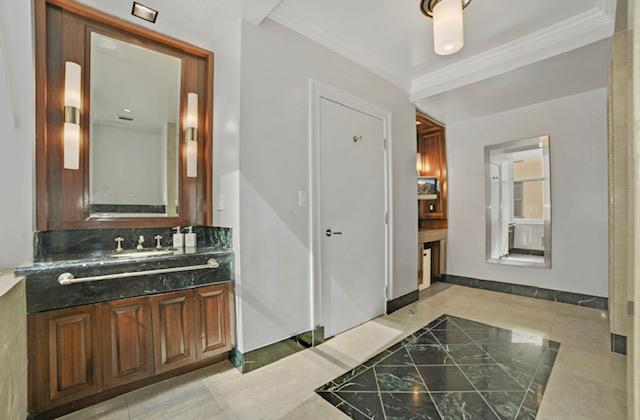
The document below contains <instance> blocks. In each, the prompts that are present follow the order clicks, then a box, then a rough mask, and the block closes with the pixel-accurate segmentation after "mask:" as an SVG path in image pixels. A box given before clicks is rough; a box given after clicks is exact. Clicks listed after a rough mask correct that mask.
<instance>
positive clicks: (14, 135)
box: [0, 0, 35, 267]
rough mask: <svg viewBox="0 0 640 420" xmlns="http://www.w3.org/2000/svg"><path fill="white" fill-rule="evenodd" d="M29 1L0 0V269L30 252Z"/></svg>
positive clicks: (31, 71) (32, 116) (25, 258)
mask: <svg viewBox="0 0 640 420" xmlns="http://www.w3.org/2000/svg"><path fill="white" fill-rule="evenodd" d="M31 3H32V2H30V1H18V2H16V1H14V0H0V56H1V60H0V267H3V266H4V267H16V266H18V265H21V264H25V263H27V262H29V261H30V260H31V258H32V256H33V249H32V232H33V223H32V221H33V214H34V209H33V205H32V204H33V202H34V201H33V198H34V197H33V194H34V186H33V185H34V177H35V169H34V150H35V96H34V91H35V86H34V80H35V75H34V62H33V47H32V45H33V44H32V34H31V27H32V26H31ZM6 70H8V71H6ZM5 81H6V83H5Z"/></svg>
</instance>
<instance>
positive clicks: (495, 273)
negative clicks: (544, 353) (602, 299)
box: [447, 89, 608, 296]
mask: <svg viewBox="0 0 640 420" xmlns="http://www.w3.org/2000/svg"><path fill="white" fill-rule="evenodd" d="M542 134H549V135H550V136H551V156H550V159H551V205H552V268H551V269H540V268H524V267H513V266H504V265H495V264H488V263H486V262H485V236H484V235H485V209H484V154H483V153H484V146H486V145H489V144H495V143H501V142H505V141H508V140H514V139H520V138H526V137H533V136H539V135H542ZM447 161H448V173H449V240H448V241H447V243H448V253H447V255H448V261H447V273H448V274H453V275H459V276H468V277H474V278H480V279H485V280H495V281H502V282H508V283H516V284H526V285H532V286H539V287H544V288H549V289H556V290H564V291H570V292H576V293H585V294H590V295H596V296H607V294H608V291H607V284H608V283H607V282H608V234H607V232H608V219H607V90H606V89H597V90H592V91H588V92H585V93H581V94H578V95H573V96H568V97H564V98H560V99H555V100H552V101H548V102H543V103H539V104H535V105H530V106H527V107H524V108H519V109H514V110H511V111H507V112H503V113H499V114H494V115H490V116H486V117H480V118H475V119H471V120H466V121H462V122H457V123H453V124H449V125H448V126H447Z"/></svg>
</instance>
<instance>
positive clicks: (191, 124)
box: [184, 92, 198, 178]
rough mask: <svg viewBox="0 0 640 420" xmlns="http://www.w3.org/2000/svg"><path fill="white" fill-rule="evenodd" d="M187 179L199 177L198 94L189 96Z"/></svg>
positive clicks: (186, 127) (186, 128)
mask: <svg viewBox="0 0 640 420" xmlns="http://www.w3.org/2000/svg"><path fill="white" fill-rule="evenodd" d="M184 125H185V138H186V143H187V144H186V147H185V155H186V163H187V177H189V178H197V177H198V94H196V93H192V92H191V93H188V94H187V115H186V118H185V124H184Z"/></svg>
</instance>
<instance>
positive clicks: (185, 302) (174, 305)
mask: <svg viewBox="0 0 640 420" xmlns="http://www.w3.org/2000/svg"><path fill="white" fill-rule="evenodd" d="M150 300H151V316H152V321H153V352H154V361H155V363H154V366H155V372H156V374H158V373H163V372H166V371H169V370H172V369H175V368H178V367H182V366H186V365H188V364H190V363H192V362H194V361H195V360H196V354H195V349H194V345H193V337H194V333H193V292H192V291H191V290H188V291H181V292H173V293H166V294H162V295H157V296H153V297H151V298H150Z"/></svg>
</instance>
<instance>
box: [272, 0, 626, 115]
mask: <svg viewBox="0 0 640 420" xmlns="http://www.w3.org/2000/svg"><path fill="white" fill-rule="evenodd" d="M615 8H616V0H596V5H595V7H593V8H592V9H589V10H587V11H585V12H583V13H581V14H579V15H576V16H573V17H571V18H569V19H566V20H564V21H562V22H558V23H556V24H554V25H551V26H548V27H546V28H544V29H541V30H539V31H537V32H534V33H531V34H529V35H527V36H525V37H522V38H519V39H517V40H514V41H512V42H509V43H507V44H503V45H501V46H499V47H496V48H493V49H491V50H488V51H485V52H482V53H480V54H476V55H474V56H472V57H469V58H466V59H463V60H460V61H457V62H455V63H453V64H451V65H448V66H446V67H443V68H440V69H437V70H435V71H431V72H426V73H423V74H420V75H417V76H416V77H414V78H413V80H411V77H410V76H408V75H407V74H406V69H403V68H402V66H399V65H397V64H395V63H390V62H388V61H385V60H383V59H381V57H380V56H379V55H376V54H374V53H373V52H370V51H367V50H365V49H363V48H359V47H357V46H356V45H354V44H353V43H351V42H350V41H349V39H347V38H345V37H340V36H339V35H337V34H338V33H339V32H338V31H336V30H334V28H332V27H331V26H330V25H328V24H323V27H322V28H318V27H316V26H314V25H312V24H310V23H309V22H310V21H311V19H310V18H309V17H307V16H306V15H305V11H304V10H303V9H300V8H298V7H295V6H292V5H291V4H290V2H281V3H280V4H279V5H278V6H277V7H276V8H275V9H274V10H273V11H272V12H271V14H270V15H269V18H270V19H272V20H274V21H275V22H278V23H279V24H281V25H283V26H286V27H287V28H289V29H291V30H293V31H295V32H297V33H299V34H301V35H303V36H305V37H307V38H309V39H311V40H312V41H315V42H317V43H319V44H321V45H323V46H324V47H326V48H328V49H330V50H332V51H334V52H336V53H338V54H340V55H342V56H344V57H346V58H348V59H349V60H352V61H354V62H356V63H358V64H360V65H361V66H363V67H365V68H366V69H368V70H369V71H371V72H373V73H375V74H377V75H378V76H380V77H382V78H383V79H385V80H387V81H389V82H390V83H392V84H394V85H395V86H397V87H400V88H401V89H403V90H405V91H407V92H409V93H410V96H411V100H412V101H414V102H415V101H417V100H420V99H424V98H428V97H430V96H434V95H437V94H439V93H443V92H446V91H449V90H452V89H455V88H458V87H461V86H464V85H467V84H471V83H475V82H477V81H480V80H484V79H488V78H491V77H494V76H497V75H499V74H502V73H506V72H509V71H512V70H515V69H517V68H520V67H523V66H526V65H528V64H532V63H535V62H538V61H541V60H544V59H547V58H549V57H553V56H555V55H558V54H562V53H565V52H567V51H571V50H573V49H576V48H580V47H583V46H585V45H588V44H591V43H593V42H597V41H600V40H601V39H604V38H608V37H610V36H612V35H613V31H614V22H615Z"/></svg>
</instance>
